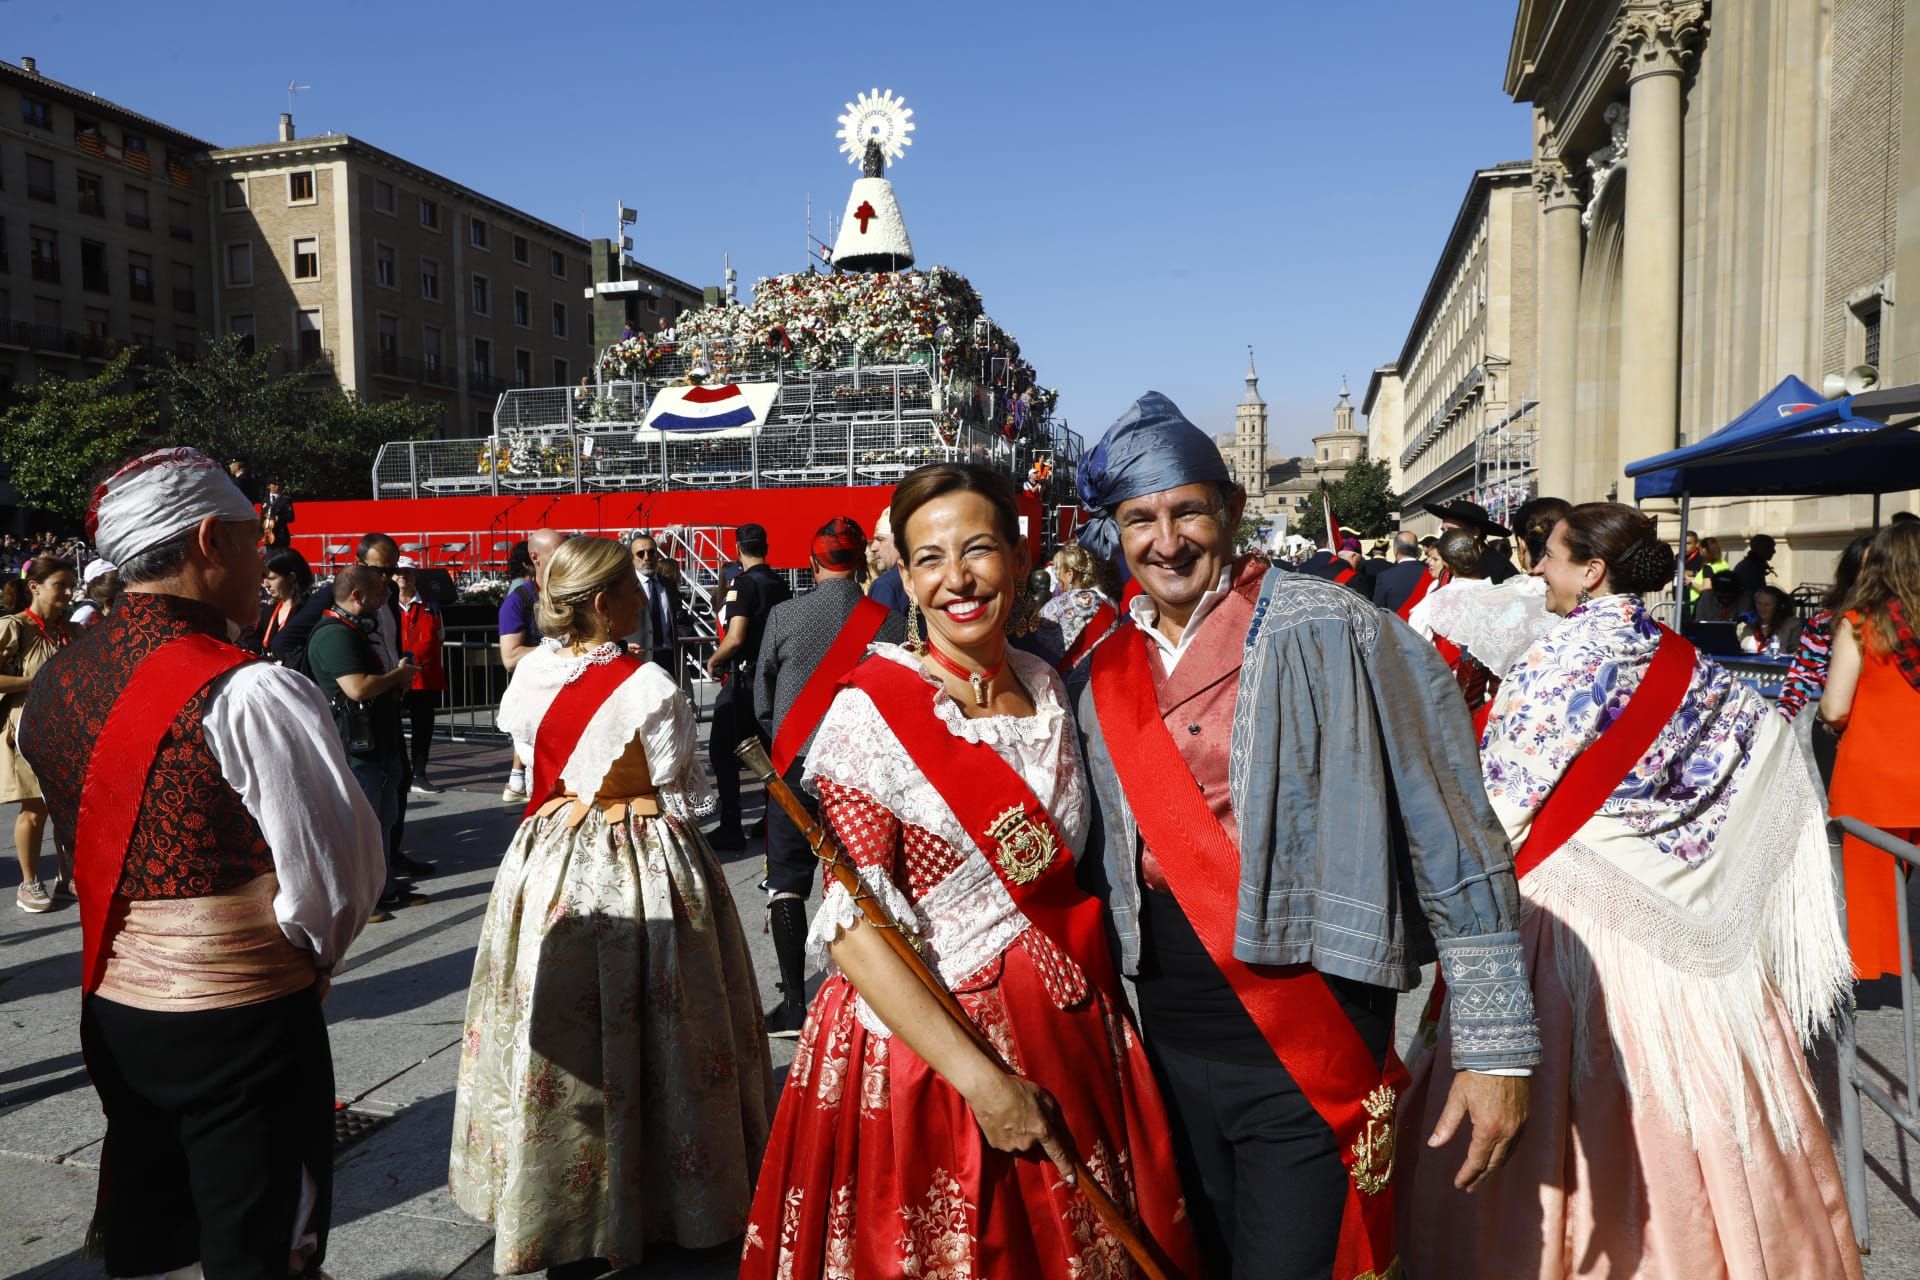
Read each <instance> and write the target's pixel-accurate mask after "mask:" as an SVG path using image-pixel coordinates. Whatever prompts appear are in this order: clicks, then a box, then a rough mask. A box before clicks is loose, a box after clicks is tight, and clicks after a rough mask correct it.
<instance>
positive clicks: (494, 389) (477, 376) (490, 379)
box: [467, 369, 507, 396]
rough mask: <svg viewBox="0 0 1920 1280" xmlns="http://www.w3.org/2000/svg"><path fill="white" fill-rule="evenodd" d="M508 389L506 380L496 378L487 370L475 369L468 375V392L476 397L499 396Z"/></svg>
mask: <svg viewBox="0 0 1920 1280" xmlns="http://www.w3.org/2000/svg"><path fill="white" fill-rule="evenodd" d="M506 389H507V380H506V379H505V378H496V377H494V376H493V373H492V372H491V371H490V370H487V369H474V370H471V371H470V372H468V374H467V390H469V391H471V392H473V393H475V394H476V395H483V396H497V395H499V394H500V393H501V392H503V391H505V390H506Z"/></svg>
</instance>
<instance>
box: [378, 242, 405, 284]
mask: <svg viewBox="0 0 1920 1280" xmlns="http://www.w3.org/2000/svg"><path fill="white" fill-rule="evenodd" d="M373 282H374V283H375V284H377V285H379V286H380V287H381V288H382V289H397V288H399V287H400V277H399V276H398V274H396V272H395V270H394V263H393V246H392V245H390V244H376V245H374V246H373Z"/></svg>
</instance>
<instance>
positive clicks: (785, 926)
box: [753, 516, 907, 1037]
mask: <svg viewBox="0 0 1920 1280" xmlns="http://www.w3.org/2000/svg"><path fill="white" fill-rule="evenodd" d="M866 557H867V539H866V535H865V534H863V533H862V532H861V530H860V526H859V525H858V524H856V523H854V522H853V521H852V520H850V519H848V518H847V517H846V516H836V517H834V518H833V519H832V520H829V521H828V522H827V523H826V524H825V525H822V526H821V528H820V531H819V532H818V533H816V534H814V535H813V548H812V559H813V582H814V586H813V590H811V591H809V592H807V593H806V594H804V595H801V596H796V597H795V598H793V599H792V600H788V601H785V602H783V603H781V604H777V605H775V606H774V608H773V612H772V613H770V614H768V615H767V630H766V634H765V635H764V636H762V637H761V640H760V662H759V664H758V666H756V667H755V669H754V677H753V709H754V714H755V715H756V716H758V717H759V720H760V723H761V724H762V725H763V726H765V728H766V731H767V734H768V736H769V738H770V739H771V740H772V742H773V760H774V766H775V767H776V768H777V769H779V770H780V772H781V773H782V774H784V775H785V776H786V779H787V785H788V786H790V787H792V788H793V791H794V794H795V795H797V796H799V797H800V799H801V801H802V802H803V803H804V804H805V805H806V806H807V808H808V809H809V811H813V812H816V813H817V811H818V809H817V806H816V805H815V803H814V800H813V797H812V796H811V795H809V794H808V793H807V792H806V791H804V790H802V789H801V786H800V775H801V773H802V772H803V771H804V770H805V768H806V763H807V748H808V747H809V746H810V745H812V742H813V731H814V730H815V729H816V728H818V727H819V725H820V719H821V717H822V716H824V715H825V714H826V712H827V707H828V705H829V704H830V703H832V701H833V695H834V692H835V690H836V689H837V688H838V687H839V684H840V680H841V678H842V677H843V676H845V675H846V674H847V673H848V672H849V671H851V670H853V667H854V664H855V663H857V662H859V661H860V659H861V658H863V657H865V656H866V652H867V646H868V645H869V644H872V643H873V642H874V641H876V640H885V641H889V642H891V643H895V644H898V643H899V642H900V641H902V640H905V639H906V637H907V621H906V619H905V618H904V617H903V616H902V615H900V614H898V613H895V612H893V611H892V610H891V609H888V608H887V607H886V606H885V605H883V604H881V603H879V602H878V601H877V600H875V599H874V598H873V597H871V596H863V595H862V594H861V593H860V571H861V570H862V569H864V568H865V567H866ZM818 861H819V860H818V859H817V858H815V857H814V855H813V849H812V847H811V846H809V845H808V844H807V842H806V839H805V838H804V837H803V836H802V835H801V834H800V829H799V828H798V827H796V826H794V825H793V820H792V819H791V818H789V817H787V815H786V812H785V811H784V810H782V809H781V808H780V807H779V806H778V805H775V804H769V805H768V806H767V880H766V889H767V892H768V894H770V895H771V897H770V899H769V901H768V904H767V905H768V909H769V911H770V912H771V919H770V921H769V928H770V930H771V932H772V934H773V951H774V955H775V956H776V957H777V958H778V959H779V962H780V1003H779V1005H778V1006H776V1007H775V1008H774V1009H773V1010H772V1011H771V1012H769V1013H768V1014H767V1034H768V1035H771V1036H781V1037H787V1036H797V1035H799V1034H800V1024H801V1023H802V1022H804V1021H806V1016H807V989H806V979H807V969H806V941H807V896H808V894H809V893H810V892H811V890H812V888H813V884H814V877H815V875H816V873H817V864H818Z"/></svg>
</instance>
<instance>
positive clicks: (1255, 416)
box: [1215, 350, 1367, 526]
mask: <svg viewBox="0 0 1920 1280" xmlns="http://www.w3.org/2000/svg"><path fill="white" fill-rule="evenodd" d="M1353 412H1354V409H1353V401H1352V397H1351V394H1350V393H1349V392H1348V390H1347V387H1346V383H1345V381H1344V380H1343V381H1342V382H1341V384H1340V401H1339V403H1338V404H1336V405H1335V406H1334V408H1333V426H1332V428H1331V429H1330V430H1327V431H1323V432H1321V433H1320V434H1318V435H1316V436H1314V437H1313V452H1312V453H1311V454H1309V455H1305V456H1301V457H1290V458H1273V457H1271V449H1270V446H1269V442H1268V439H1267V402H1266V401H1265V400H1264V399H1262V398H1261V395H1260V375H1259V374H1258V373H1256V372H1255V371H1254V367H1253V352H1252V351H1251V350H1249V351H1248V352H1247V389H1246V392H1245V394H1243V395H1242V396H1241V397H1240V403H1239V404H1238V405H1237V406H1235V408H1234V411H1233V432H1232V434H1230V435H1221V436H1217V437H1216V438H1215V442H1216V443H1217V444H1219V446H1220V452H1221V454H1222V455H1223V456H1224V457H1225V458H1226V460H1227V468H1228V470H1229V471H1230V472H1232V474H1233V479H1234V482H1235V483H1236V484H1238V485H1239V486H1240V487H1241V488H1243V489H1245V490H1246V491H1247V515H1249V516H1251V517H1255V518H1259V519H1264V520H1268V521H1270V522H1272V523H1274V524H1277V525H1281V526H1284V525H1286V524H1287V523H1289V522H1291V521H1293V520H1295V519H1298V518H1299V516H1300V513H1301V512H1302V511H1304V510H1306V507H1307V503H1308V500H1309V499H1310V498H1312V496H1313V495H1314V493H1316V492H1317V491H1318V490H1319V487H1320V484H1321V482H1322V481H1324V482H1326V483H1327V484H1330V485H1332V484H1338V483H1339V482H1340V481H1341V480H1342V479H1343V478H1344V477H1345V476H1346V474H1347V472H1348V470H1350V469H1351V468H1352V466H1353V464H1354V463H1355V462H1357V461H1358V460H1360V459H1361V458H1363V457H1365V456H1366V452H1367V437H1366V433H1365V432H1363V431H1361V430H1359V429H1358V428H1356V427H1355V426H1354V425H1353Z"/></svg>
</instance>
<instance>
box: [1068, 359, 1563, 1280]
mask: <svg viewBox="0 0 1920 1280" xmlns="http://www.w3.org/2000/svg"><path fill="white" fill-rule="evenodd" d="M1079 479H1080V492H1081V496H1082V498H1083V500H1084V501H1085V503H1086V505H1087V507H1088V509H1089V510H1090V511H1092V512H1095V513H1096V514H1097V516H1098V518H1097V519H1096V520H1095V521H1094V522H1093V523H1092V524H1091V525H1090V526H1089V527H1088V529H1087V530H1086V531H1085V532H1083V534H1082V539H1081V540H1082V541H1083V542H1086V543H1088V545H1089V547H1090V549H1092V550H1094V551H1095V553H1096V554H1104V555H1108V556H1110V557H1114V558H1121V557H1123V558H1124V560H1125V564H1126V567H1127V569H1128V570H1129V571H1130V572H1131V573H1132V575H1133V577H1134V578H1135V579H1136V580H1137V581H1138V582H1139V583H1140V585H1141V587H1142V589H1143V592H1144V594H1143V595H1142V596H1140V597H1139V598H1138V599H1136V600H1135V601H1133V603H1132V605H1131V607H1130V614H1131V619H1130V621H1131V624H1132V625H1130V626H1123V627H1121V628H1119V629H1118V630H1116V631H1115V632H1114V633H1113V634H1112V635H1111V636H1109V637H1108V639H1107V640H1105V641H1104V642H1103V643H1102V644H1101V646H1100V647H1099V648H1098V649H1096V650H1095V652H1094V656H1093V661H1092V669H1091V675H1090V678H1089V681H1088V683H1087V685H1086V687H1085V688H1084V689H1083V690H1082V691H1081V693H1080V696H1079V698H1078V712H1079V724H1080V731H1081V733H1082V735H1083V746H1084V750H1085V755H1086V760H1087V766H1088V770H1089V772H1090V774H1091V776H1092V780H1093V793H1094V796H1093V799H1094V809H1095V818H1096V821H1095V823H1094V826H1093V830H1092V832H1091V833H1090V834H1089V837H1088V846H1087V847H1088V854H1087V857H1086V858H1085V859H1083V861H1082V868H1083V875H1084V878H1085V879H1086V880H1087V881H1088V887H1089V888H1090V889H1092V890H1093V891H1094V892H1096V893H1098V894H1099V895H1100V896H1101V897H1103V898H1104V900H1105V901H1106V903H1107V904H1108V907H1109V911H1110V921H1111V924H1112V928H1113V932H1114V937H1115V943H1116V958H1117V959H1118V961H1119V964H1120V967H1121V969H1122V971H1123V972H1125V973H1126V974H1127V975H1128V976H1129V977H1131V978H1132V979H1133V980H1134V982H1135V991H1136V995H1137V997H1138V1001H1139V1006H1140V1013H1141V1021H1142V1025H1143V1028H1144V1031H1145V1039H1146V1045H1147V1050H1148V1053H1149V1056H1150V1058H1151V1059H1152V1061H1153V1063H1154V1066H1155V1070H1156V1073H1157V1075H1158V1077H1159V1080H1160V1083H1161V1086H1162V1089H1163V1091H1164V1092H1165V1094H1166V1100H1167V1103H1168V1106H1169V1109H1170V1110H1171V1111H1172V1113H1173V1116H1174V1120H1175V1123H1174V1126H1173V1129H1174V1132H1173V1138H1174V1142H1175V1146H1176V1151H1177V1154H1178V1155H1179V1157H1180V1160H1181V1165H1182V1172H1183V1178H1184V1180H1185V1181H1186V1184H1187V1187H1186V1190H1187V1206H1188V1210H1189V1212H1190V1213H1191V1214H1192V1215H1193V1219H1194V1225H1195V1229H1196V1234H1197V1235H1198V1237H1199V1239H1200V1242H1201V1247H1202V1250H1203V1252H1204V1253H1205V1254H1206V1255H1207V1259H1208V1269H1209V1274H1218V1275H1236V1276H1242V1275H1258V1276H1263V1277H1267V1276H1271V1277H1294V1276H1299V1277H1314V1278H1315V1280H1324V1278H1325V1277H1326V1276H1327V1275H1328V1274H1330V1271H1331V1270H1332V1268H1333V1264H1334V1262H1335V1257H1336V1250H1339V1251H1341V1252H1340V1256H1341V1258H1342V1260H1343V1266H1346V1265H1347V1264H1350V1263H1353V1262H1354V1259H1355V1255H1353V1254H1352V1253H1351V1252H1349V1250H1350V1247H1351V1244H1352V1241H1353V1240H1354V1239H1355V1238H1358V1237H1359V1236H1363V1235H1366V1234H1368V1233H1372V1241H1373V1244H1372V1247H1371V1252H1369V1253H1367V1254H1366V1255H1365V1256H1364V1258H1363V1259H1362V1261H1363V1265H1358V1266H1354V1267H1353V1268H1352V1270H1354V1271H1363V1272H1364V1271H1378V1272H1379V1274H1382V1275H1384V1274H1388V1273H1389V1268H1390V1267H1391V1266H1392V1264H1393V1262H1394V1258H1395V1251H1394V1248H1393V1242H1392V1236H1391V1222H1392V1210H1391V1198H1392V1197H1391V1194H1390V1192H1391V1187H1392V1158H1391V1156H1392V1149H1393V1143H1394V1141H1395V1140H1396V1139H1395V1137H1394V1134H1393V1130H1392V1112H1393V1103H1394V1101H1395V1094H1396V1091H1397V1088H1398V1086H1399V1084H1400V1083H1401V1082H1402V1081H1403V1080H1404V1078H1405V1077H1404V1071H1403V1069H1402V1068H1400V1066H1399V1063H1398V1062H1397V1060H1395V1059H1394V1057H1393V1054H1392V1031H1393V1014H1394V1006H1395V1001H1396V997H1397V995H1398V993H1399V992H1402V991H1406V990H1409V989H1411V988H1412V987H1414V986H1416V985H1418V983H1419V980H1420V966H1421V964H1422V963H1423V962H1424V961H1426V960H1429V959H1433V958H1434V956H1435V952H1436V948H1437V952H1438V959H1439V962H1440V968H1441V972H1442V974H1443V976H1444V977H1445V979H1446V981H1447V984H1448V986H1449V988H1450V991H1451V1001H1450V1004H1449V1014H1450V1016H1451V1017H1452V1018H1453V1029H1454V1043H1455V1054H1454V1063H1453V1065H1454V1066H1455V1068H1456V1069H1457V1074H1456V1076H1455V1078H1454V1083H1453V1087H1452V1093H1451V1095H1450V1098H1449V1102H1448V1106H1447V1110H1446V1114H1445V1116H1444V1117H1443V1119H1442V1121H1441V1123H1440V1125H1439V1127H1438V1128H1437V1129H1436V1131H1435V1132H1434V1134H1433V1135H1432V1138H1431V1140H1432V1142H1433V1143H1434V1145H1436V1146H1438V1145H1444V1144H1445V1143H1447V1142H1448V1141H1450V1140H1452V1139H1453V1137H1454V1135H1455V1133H1456V1131H1459V1130H1461V1125H1462V1122H1463V1121H1465V1122H1467V1123H1468V1124H1470V1126H1471V1132H1470V1139H1471V1141H1470V1145H1469V1149H1468V1150H1467V1151H1466V1152H1465V1154H1464V1158H1463V1162H1462V1168H1461V1171H1460V1174H1459V1177H1458V1179H1457V1182H1458V1184H1459V1185H1461V1186H1471V1185H1475V1184H1477V1183H1478V1182H1480V1181H1481V1180H1482V1179H1483V1178H1485V1177H1486V1176H1487V1175H1488V1174H1489V1173H1490V1172H1492V1170H1494V1169H1496V1168H1498V1167H1499V1165H1500V1164H1501V1162H1502V1161H1504V1159H1505V1158H1506V1153H1507V1151H1508V1149H1509V1147H1510V1145H1511V1143H1512V1142H1513V1140H1514V1138H1515V1137H1516V1136H1517V1135H1518V1133H1519V1130H1520V1128H1521V1126H1522V1124H1523V1123H1524V1121H1525V1118H1526V1110H1527V1082H1526V1080H1525V1079H1524V1077H1525V1076H1526V1075H1527V1074H1528V1071H1529V1068H1531V1067H1532V1066H1533V1065H1534V1064H1536V1063H1537V1062H1538V1061H1539V1056H1540V1048H1539V1034H1538V1029H1537V1027H1536V1026H1535V1024H1534V1016H1533V1002H1532V994H1531V992H1530V990H1529V988H1528V986H1527V981H1526V974H1525V968H1524V964H1523V960H1522V956H1521V948H1520V938H1519V933H1518V929H1519V918H1520V902H1519V893H1518V888H1517V885H1516V882H1515V879H1514V874H1513V865H1512V859H1511V855H1510V853H1509V850H1508V847H1507V843H1506V839H1505V837H1504V835H1503V833H1502V830H1501V827H1500V825H1499V823H1498V821H1497V820H1496V819H1495V817H1494V815H1493V812H1492V809H1491V807H1490V806H1489V804H1488V803H1487V799H1486V796H1485V793H1484V792H1483V790H1482V788H1481V783H1480V774H1479V765H1478V757H1477V753H1476V750H1475V746H1474V739H1473V734H1472V729H1471V726H1470V724H1469V722H1468V719H1467V716H1466V713H1465V709H1464V707H1463V705H1462V704H1461V702H1460V699H1459V697H1458V694H1457V691H1456V689H1455V687H1454V683H1453V679H1452V676H1451V675H1450V674H1449V673H1448V671H1447V669H1446V666H1445V664H1444V663H1442V662H1441V661H1440V660H1439V657H1438V655H1437V654H1436V653H1435V652H1434V651H1433V648H1432V646H1431V645H1427V644H1424V643H1422V642H1421V641H1420V640H1419V638H1418V637H1417V636H1415V635H1414V634H1413V632H1412V631H1410V630H1409V629H1408V628H1407V627H1406V625H1405V624H1404V623H1402V622H1401V621H1400V620H1399V619H1398V618H1396V617H1393V616H1392V615H1390V614H1384V613H1382V612H1381V611H1380V610H1378V609H1377V608H1375V607H1374V606H1372V605H1371V604H1369V603H1368V602H1366V601H1365V600H1362V599H1360V598H1359V597H1358V596H1356V595H1355V594H1354V593H1353V592H1351V591H1344V590H1341V589H1340V588H1339V587H1337V586H1335V585H1333V584H1332V583H1329V582H1326V581H1323V580H1321V579H1318V578H1314V577H1311V576H1307V575H1301V574H1292V573H1287V572H1284V571H1281V570H1268V569H1267V568H1266V567H1265V566H1264V565H1263V564H1261V563H1260V562H1258V561H1254V560H1250V559H1241V560H1236V559H1235V558H1234V553H1233V535H1234V531H1235V529H1236V528H1237V527H1238V524H1239V519H1240V513H1241V509H1242V506H1243V505H1244V502H1245V495H1244V494H1243V493H1242V492H1241V491H1240V490H1239V489H1238V487H1237V486H1235V485H1234V484H1233V482H1232V480H1231V477H1230V474H1229V472H1228V470H1227V467H1226V465H1225V463H1224V461H1223V460H1222V459H1221V457H1220V454H1219V451H1218V449H1216V448H1215V446H1214V445H1213V442H1212V441H1211V440H1210V439H1208V437H1207V436H1206V435H1205V433H1203V432H1201V431H1200V430H1199V429H1198V428H1197V427H1195V426H1194V425H1193V424H1192V423H1190V422H1189V421H1187V419H1186V418H1185V417H1184V416H1183V415H1182V414H1181V413H1180V411H1179V409H1178V408H1177V407H1175V406H1174V405H1173V403H1172V402H1171V401H1169V400H1167V399H1166V398H1165V397H1164V396H1161V395H1159V394H1157V393H1149V394H1148V395H1147V396H1145V397H1143V398H1142V399H1141V400H1140V401H1138V402H1136V403H1135V405H1134V406H1133V407H1132V408H1131V409H1130V410H1129V411H1128V412H1127V413H1126V414H1125V415H1123V416H1122V417H1121V419H1120V420H1119V421H1118V422H1116V423H1115V424H1114V426H1113V427H1112V429H1110V430H1109V431H1108V433H1107V435H1106V437H1105V438H1104V439H1103V440H1102V441H1101V442H1100V444H1099V445H1098V446H1096V447H1095V448H1094V449H1093V450H1092V451H1091V452H1090V453H1089V454H1088V455H1087V457H1086V458H1085V459H1084V460H1083V462H1082V464H1081V471H1080V477H1079ZM1182 767H1184V768H1185V769H1186V770H1187V771H1188V772H1189V773H1190V774H1191V775H1192V777H1191V783H1192V785H1191V786H1189V785H1188V784H1187V782H1185V781H1173V782H1170V781H1169V779H1168V776H1167V775H1168V771H1169V769H1171V770H1173V771H1176V772H1177V771H1178V770H1179V769H1180V768H1182ZM1235 864H1237V865H1235ZM1468 1136H1469V1135H1468V1134H1467V1133H1466V1132H1462V1134H1461V1137H1462V1140H1463V1144H1464V1143H1465V1142H1466V1139H1467V1138H1468ZM1417 1137H1418V1139H1419V1140H1423V1141H1424V1140H1427V1139H1428V1135H1425V1134H1422V1135H1417ZM1349 1215H1351V1216H1352V1221H1348V1217H1349ZM1343 1223H1344V1225H1345V1228H1346V1231H1345V1233H1344V1234H1343ZM1357 1223H1364V1224H1365V1226H1364V1228H1357V1227H1356V1224H1357Z"/></svg>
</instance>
